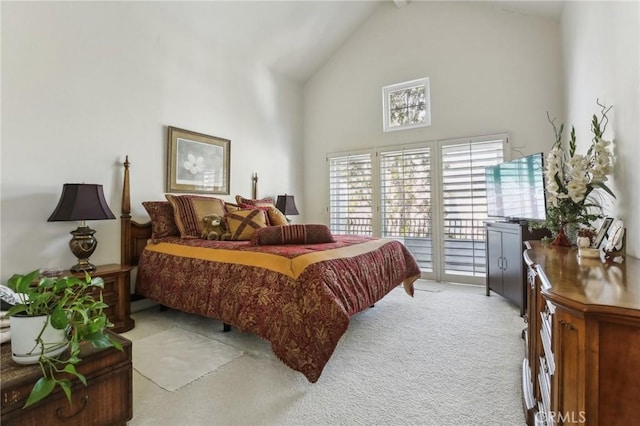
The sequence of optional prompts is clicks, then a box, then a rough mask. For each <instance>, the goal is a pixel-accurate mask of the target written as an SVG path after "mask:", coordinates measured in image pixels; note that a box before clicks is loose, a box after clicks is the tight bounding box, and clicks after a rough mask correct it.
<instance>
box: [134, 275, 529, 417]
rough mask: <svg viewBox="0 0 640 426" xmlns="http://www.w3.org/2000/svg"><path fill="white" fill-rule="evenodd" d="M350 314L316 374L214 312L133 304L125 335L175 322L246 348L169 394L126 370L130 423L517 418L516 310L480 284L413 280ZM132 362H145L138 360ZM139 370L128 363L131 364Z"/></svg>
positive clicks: (519, 351) (519, 345)
mask: <svg viewBox="0 0 640 426" xmlns="http://www.w3.org/2000/svg"><path fill="white" fill-rule="evenodd" d="M417 287H418V288H419V290H418V291H416V295H415V297H414V298H413V299H412V298H410V297H409V296H407V295H406V294H405V293H404V291H403V290H402V289H401V288H398V289H396V290H394V291H392V292H391V293H390V294H389V295H388V296H386V297H385V298H384V299H383V300H382V301H380V302H378V303H377V304H376V306H375V307H374V308H372V309H368V310H366V311H364V312H362V313H360V314H358V315H356V316H355V317H353V318H352V320H351V324H350V326H349V329H348V331H347V333H346V334H345V335H344V336H343V338H342V340H341V341H340V343H339V345H338V347H337V349H336V351H335V353H334V354H333V357H332V358H331V359H330V360H329V363H328V364H327V366H326V367H325V369H324V372H323V373H322V376H321V377H320V380H319V381H318V382H317V383H315V384H311V383H309V382H308V381H307V380H306V378H305V377H304V376H303V375H302V374H300V373H297V372H295V371H293V370H291V369H289V368H288V367H286V366H285V365H284V364H282V362H280V361H279V360H278V359H277V358H276V357H275V355H273V353H272V351H271V348H270V345H269V344H268V343H267V342H265V341H262V340H260V339H259V338H256V337H255V336H252V335H248V334H242V333H239V332H237V331H235V330H234V331H232V332H231V333H222V326H221V323H220V322H219V321H215V320H208V319H205V318H201V317H197V316H193V315H188V314H184V313H181V312H177V311H171V310H169V311H164V312H160V311H159V310H158V309H157V308H153V309H150V310H146V311H141V312H138V313H135V314H134V315H133V317H134V318H135V320H136V327H135V328H134V329H133V330H131V331H130V332H127V333H124V336H125V337H128V338H129V339H131V340H132V341H133V345H134V347H135V345H136V340H140V339H143V338H144V337H147V336H151V335H154V334H157V333H160V332H162V331H163V330H165V329H167V328H170V327H180V328H182V329H185V330H189V331H190V332H192V333H196V334H199V335H201V336H204V337H206V338H209V339H214V340H217V341H218V342H221V343H223V344H226V345H229V346H232V347H234V348H236V349H237V350H238V351H241V352H242V355H241V356H239V357H237V358H235V359H233V360H231V361H229V362H227V363H226V364H224V365H222V366H220V367H218V368H216V369H215V370H214V371H211V372H209V373H208V374H205V375H204V376H201V377H200V378H198V379H196V380H194V381H192V382H191V383H189V384H186V385H184V386H182V387H180V388H179V389H177V390H176V391H173V392H170V391H167V390H165V389H163V388H161V387H158V386H157V385H156V384H154V383H153V382H152V381H150V380H149V379H147V378H145V377H144V376H142V375H140V374H139V373H138V372H135V371H134V383H133V385H134V397H133V404H134V405H133V420H132V421H131V422H130V423H129V424H130V425H185V424H189V425H438V426H442V425H456V426H458V425H474V426H477V425H505V426H506V425H509V426H512V425H523V424H524V415H523V411H522V403H521V399H522V392H521V387H520V367H521V363H522V358H523V356H524V344H523V341H522V339H521V337H520V333H521V331H522V328H523V326H524V324H523V321H522V319H521V318H520V317H519V316H518V310H517V309H516V308H515V307H513V306H511V305H509V304H508V303H507V302H506V301H505V299H503V298H502V297H500V296H497V295H492V296H491V297H486V296H485V295H484V287H479V286H464V285H452V284H442V283H429V282H427V281H421V282H419V284H418V286H417ZM137 362H143V361H140V360H137ZM134 368H135V365H134Z"/></svg>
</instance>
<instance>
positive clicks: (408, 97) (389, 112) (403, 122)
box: [382, 78, 431, 132]
mask: <svg viewBox="0 0 640 426" xmlns="http://www.w3.org/2000/svg"><path fill="white" fill-rule="evenodd" d="M429 98H430V96H429V79H428V78H421V79H419V80H412V81H407V82H404V83H399V84H393V85H391V86H385V87H383V88H382V110H383V129H384V131H385V132H390V131H393V130H402V129H412V128H414V127H423V126H430V125H431V105H430V100H429Z"/></svg>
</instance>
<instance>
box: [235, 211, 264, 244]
mask: <svg viewBox="0 0 640 426" xmlns="http://www.w3.org/2000/svg"><path fill="white" fill-rule="evenodd" d="M225 220H226V222H227V229H228V230H229V232H230V233H231V238H230V239H231V240H238V241H240V240H242V241H247V240H250V239H251V237H253V233H254V232H255V230H256V229H259V228H264V227H266V226H267V215H266V214H265V212H264V211H262V210H260V209H251V210H238V211H236V212H230V213H227V214H226V216H225Z"/></svg>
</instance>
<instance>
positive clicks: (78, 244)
mask: <svg viewBox="0 0 640 426" xmlns="http://www.w3.org/2000/svg"><path fill="white" fill-rule="evenodd" d="M95 233H96V231H95V230H93V229H91V228H89V227H88V226H79V227H78V228H76V229H75V230H73V231H71V232H70V234H71V235H73V238H71V241H69V247H70V248H71V253H73V255H74V256H75V257H77V258H78V263H76V264H75V265H73V266H72V267H71V272H83V271H86V272H91V271H95V270H96V266H95V265H93V264H92V263H90V262H89V258H90V257H91V255H92V254H93V252H94V251H95V250H96V247H97V246H98V240H96V239H95V237H94V236H93V234H95Z"/></svg>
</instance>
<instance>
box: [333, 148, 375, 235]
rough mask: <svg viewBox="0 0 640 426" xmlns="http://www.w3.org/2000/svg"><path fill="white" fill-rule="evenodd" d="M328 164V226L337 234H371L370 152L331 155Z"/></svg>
mask: <svg viewBox="0 0 640 426" xmlns="http://www.w3.org/2000/svg"><path fill="white" fill-rule="evenodd" d="M327 161H328V163H329V227H330V228H331V231H332V232H334V233H338V234H357V235H372V233H373V226H372V217H373V208H372V201H373V200H372V185H371V183H372V164H371V154H370V153H366V154H356V155H344V156H334V157H329V158H328V159H327Z"/></svg>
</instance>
